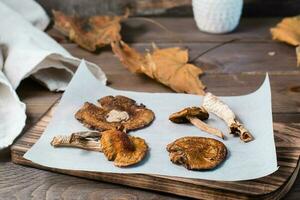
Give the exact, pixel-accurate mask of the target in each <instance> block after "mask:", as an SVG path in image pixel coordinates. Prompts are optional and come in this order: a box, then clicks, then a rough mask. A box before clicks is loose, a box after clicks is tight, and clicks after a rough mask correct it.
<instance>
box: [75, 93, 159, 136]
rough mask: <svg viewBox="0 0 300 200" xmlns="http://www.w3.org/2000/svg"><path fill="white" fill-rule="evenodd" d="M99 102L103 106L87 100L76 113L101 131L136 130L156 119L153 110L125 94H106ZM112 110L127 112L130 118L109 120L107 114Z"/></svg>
mask: <svg viewBox="0 0 300 200" xmlns="http://www.w3.org/2000/svg"><path fill="white" fill-rule="evenodd" d="M98 102H99V104H100V105H101V107H99V106H96V105H94V104H92V103H89V102H86V103H85V104H84V105H83V107H82V108H81V109H80V110H78V111H77V113H76V114H75V118H76V119H77V120H79V121H80V122H82V123H83V124H84V125H85V126H86V127H88V128H90V129H94V130H99V131H104V130H110V129H118V130H125V131H127V130H134V129H139V128H142V127H144V126H147V125H148V124H150V123H151V122H152V121H153V119H154V113H153V111H152V110H150V109H147V108H146V107H145V106H144V105H142V104H141V105H137V104H136V102H135V101H134V100H132V99H130V98H127V97H125V96H115V97H113V96H106V97H103V98H101V99H99V100H98ZM111 111H116V112H126V114H128V119H126V120H121V121H118V122H110V121H108V120H107V116H108V114H109V113H110V112H111Z"/></svg>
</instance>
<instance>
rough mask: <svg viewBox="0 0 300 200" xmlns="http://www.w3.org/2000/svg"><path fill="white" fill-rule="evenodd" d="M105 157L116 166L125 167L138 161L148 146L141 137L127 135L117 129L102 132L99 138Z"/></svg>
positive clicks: (143, 155)
mask: <svg viewBox="0 0 300 200" xmlns="http://www.w3.org/2000/svg"><path fill="white" fill-rule="evenodd" d="M100 143H101V147H102V151H103V153H104V155H105V156H106V158H107V159H108V160H110V161H114V165H115V166H118V167H126V166H130V165H133V164H136V163H138V162H140V161H141V160H142V159H143V158H144V157H145V155H146V153H147V150H148V146H147V144H146V142H145V140H143V139H142V138H139V137H133V136H129V135H127V134H126V133H124V132H121V131H117V130H108V131H104V132H102V137H101V140H100Z"/></svg>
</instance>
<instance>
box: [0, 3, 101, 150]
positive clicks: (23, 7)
mask: <svg viewBox="0 0 300 200" xmlns="http://www.w3.org/2000/svg"><path fill="white" fill-rule="evenodd" d="M48 23H49V18H48V16H47V14H46V13H45V11H44V10H43V9H42V7H41V6H40V5H39V4H37V3H36V2H35V1H33V0H22V1H20V0H0V149H2V148H5V147H7V146H9V145H10V144H12V142H13V141H14V139H15V138H16V137H17V136H18V135H19V134H20V132H21V131H22V129H23V127H24V125H25V120H26V114H25V110H26V106H25V104H24V103H22V102H21V101H20V100H19V98H18V96H17V94H16V92H15V89H16V88H17V87H18V86H19V84H20V82H21V81H22V80H23V79H24V78H26V77H28V76H32V77H34V78H35V79H36V80H38V82H40V83H41V84H43V85H45V86H46V87H47V88H48V89H49V90H51V91H62V90H64V89H65V88H66V87H67V84H68V82H69V81H70V80H71V78H72V76H73V73H74V71H75V70H76V68H77V66H78V65H79V63H80V62H81V60H80V59H79V58H75V57H73V56H72V55H70V54H69V53H68V52H67V51H66V50H65V49H64V48H63V47H61V46H60V45H59V44H58V43H57V42H56V41H55V40H53V39H52V38H51V37H49V36H48V35H47V34H46V33H44V32H43V30H44V29H45V28H46V27H47V25H48ZM86 64H87V66H88V67H89V69H90V70H91V71H92V72H93V74H94V75H95V76H96V77H97V78H98V79H100V80H101V81H102V82H103V83H104V84H105V83H106V76H105V74H104V72H103V71H102V70H101V69H100V68H99V67H98V66H97V65H95V64H93V63H90V62H86ZM83 81H84V80H83Z"/></svg>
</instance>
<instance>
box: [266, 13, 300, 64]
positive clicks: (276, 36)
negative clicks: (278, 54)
mask: <svg viewBox="0 0 300 200" xmlns="http://www.w3.org/2000/svg"><path fill="white" fill-rule="evenodd" d="M271 34H272V37H273V40H279V41H282V42H286V43H288V44H290V45H293V46H298V47H297V48H296V56H297V66H300V49H299V45H300V15H299V16H295V17H286V18H284V19H283V20H282V21H281V22H280V23H278V24H277V25H276V27H275V28H271Z"/></svg>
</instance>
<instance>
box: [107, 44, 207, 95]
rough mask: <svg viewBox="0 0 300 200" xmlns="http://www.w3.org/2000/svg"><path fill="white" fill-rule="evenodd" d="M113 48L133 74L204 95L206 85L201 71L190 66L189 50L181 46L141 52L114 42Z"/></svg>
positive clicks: (155, 48)
mask: <svg viewBox="0 0 300 200" xmlns="http://www.w3.org/2000/svg"><path fill="white" fill-rule="evenodd" d="M112 49H113V51H114V53H115V54H116V56H117V57H118V58H119V59H120V61H121V63H122V64H123V65H124V66H125V67H126V68H127V69H129V70H130V71H131V72H134V73H144V74H146V75H147V76H149V77H151V78H153V79H155V80H157V81H159V82H160V83H162V84H164V85H166V86H168V87H170V88H172V89H173V90H175V91H176V92H185V93H190V94H199V95H204V89H205V86H204V85H203V83H202V82H201V81H200V79H199V76H200V75H201V74H203V71H202V69H201V68H199V67H196V66H195V65H192V64H188V63H187V62H188V51H187V50H183V49H180V48H179V47H173V48H165V49H159V48H157V47H155V46H154V48H153V51H152V52H148V53H146V54H145V55H142V54H140V53H138V52H137V51H136V50H135V49H133V48H131V47H129V46H128V45H127V44H126V43H124V42H122V41H121V42H120V43H117V42H116V43H112Z"/></svg>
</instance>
